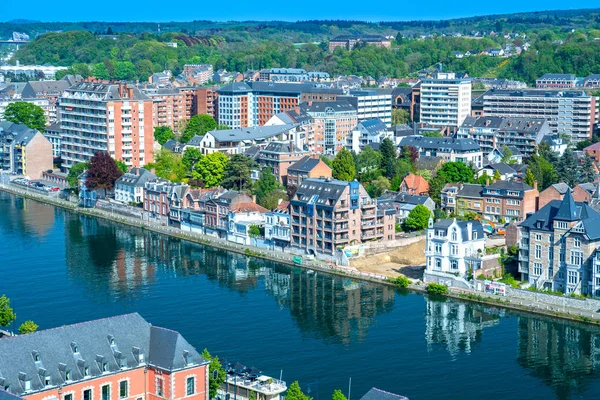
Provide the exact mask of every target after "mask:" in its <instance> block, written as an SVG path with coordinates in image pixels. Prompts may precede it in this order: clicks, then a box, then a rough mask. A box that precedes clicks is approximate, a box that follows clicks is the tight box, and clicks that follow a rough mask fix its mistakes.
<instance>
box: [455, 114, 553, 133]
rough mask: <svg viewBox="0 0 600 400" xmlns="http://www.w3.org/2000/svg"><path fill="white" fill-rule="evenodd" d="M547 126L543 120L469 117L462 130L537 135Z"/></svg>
mask: <svg viewBox="0 0 600 400" xmlns="http://www.w3.org/2000/svg"><path fill="white" fill-rule="evenodd" d="M544 126H546V120H545V119H543V118H507V117H489V116H487V117H467V118H465V120H464V122H463V123H462V125H461V128H462V129H469V128H488V129H495V130H500V131H514V132H519V133H530V134H536V133H538V132H539V131H540V130H542V128H544Z"/></svg>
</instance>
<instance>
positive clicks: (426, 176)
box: [415, 169, 433, 182]
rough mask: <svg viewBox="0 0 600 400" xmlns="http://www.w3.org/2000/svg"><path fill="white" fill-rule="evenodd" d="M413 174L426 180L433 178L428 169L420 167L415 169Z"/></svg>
mask: <svg viewBox="0 0 600 400" xmlns="http://www.w3.org/2000/svg"><path fill="white" fill-rule="evenodd" d="M415 175H417V176H421V177H423V179H425V180H426V181H427V182H429V181H430V180H432V179H433V174H432V173H431V171H430V170H428V169H420V170H418V171H415Z"/></svg>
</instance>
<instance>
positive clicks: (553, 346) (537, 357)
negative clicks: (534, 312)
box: [517, 316, 600, 399]
mask: <svg viewBox="0 0 600 400" xmlns="http://www.w3.org/2000/svg"><path fill="white" fill-rule="evenodd" d="M518 333H519V345H518V354H517V362H518V363H519V365H521V366H522V367H524V368H526V369H528V370H529V371H530V373H531V374H532V375H533V376H536V377H538V378H540V379H542V380H543V381H544V383H545V384H546V385H548V386H550V387H552V388H553V390H554V392H555V393H556V396H557V398H559V399H570V398H572V397H573V396H575V395H576V394H582V393H584V391H585V390H586V388H587V386H588V385H589V383H590V381H592V379H598V378H599V377H600V329H598V328H597V327H594V326H588V325H583V324H568V323H565V322H564V321H560V322H559V321H554V320H551V319H540V318H537V317H528V316H519V317H518Z"/></svg>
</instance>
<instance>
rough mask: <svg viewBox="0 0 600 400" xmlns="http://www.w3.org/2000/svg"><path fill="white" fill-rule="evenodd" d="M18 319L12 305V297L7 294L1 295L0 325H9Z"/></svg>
mask: <svg viewBox="0 0 600 400" xmlns="http://www.w3.org/2000/svg"><path fill="white" fill-rule="evenodd" d="M15 319H17V314H15V313H14V311H13V309H12V308H11V307H10V299H9V298H8V297H6V295H5V294H3V295H2V297H0V326H5V327H6V326H9V325H10V324H12V322H13V321H14V320H15Z"/></svg>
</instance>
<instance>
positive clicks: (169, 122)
mask: <svg viewBox="0 0 600 400" xmlns="http://www.w3.org/2000/svg"><path fill="white" fill-rule="evenodd" d="M140 90H141V92H142V93H143V94H145V95H146V96H148V97H149V98H150V99H152V123H153V125H154V126H168V127H169V128H171V129H174V130H175V129H177V128H178V127H180V126H181V125H182V124H184V123H185V122H186V121H188V120H189V119H190V112H189V110H188V109H187V108H186V94H185V92H183V91H180V90H179V89H176V88H159V87H143V88H140Z"/></svg>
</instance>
